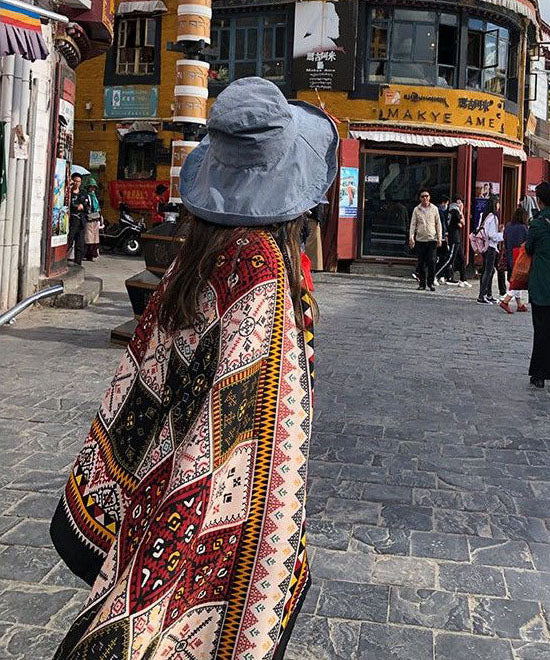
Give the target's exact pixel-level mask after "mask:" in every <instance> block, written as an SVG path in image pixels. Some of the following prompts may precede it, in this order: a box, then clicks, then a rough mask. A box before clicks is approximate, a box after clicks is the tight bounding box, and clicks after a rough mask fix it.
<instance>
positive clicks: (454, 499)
mask: <svg viewBox="0 0 550 660" xmlns="http://www.w3.org/2000/svg"><path fill="white" fill-rule="evenodd" d="M462 498H463V494H462V493H456V492H454V491H449V490H428V489H425V488H415V489H414V490H413V504H418V505H419V506H425V507H434V508H440V509H462V506H463V504H462Z"/></svg>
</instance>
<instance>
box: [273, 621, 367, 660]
mask: <svg viewBox="0 0 550 660" xmlns="http://www.w3.org/2000/svg"><path fill="white" fill-rule="evenodd" d="M359 633H360V624H359V623H356V622H353V621H332V620H330V619H326V618H323V617H318V616H300V617H298V621H297V623H296V627H295V629H294V631H293V634H292V637H291V638H290V643H289V646H288V649H287V652H286V653H285V659H286V658H288V660H360V658H359V656H358V651H357V647H358V643H359Z"/></svg>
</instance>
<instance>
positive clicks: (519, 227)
mask: <svg viewBox="0 0 550 660" xmlns="http://www.w3.org/2000/svg"><path fill="white" fill-rule="evenodd" d="M527 218H528V215H527V211H526V210H525V209H524V208H523V207H522V206H518V207H517V209H516V210H515V211H514V215H513V216H512V220H511V221H510V222H509V223H508V224H507V225H506V227H505V228H504V258H505V260H506V272H507V275H508V280H510V279H511V277H512V268H513V265H514V250H515V249H516V248H519V247H520V246H521V245H523V244H524V243H525V241H526V240H527ZM514 299H515V301H516V308H517V311H518V312H526V311H527V306H526V305H525V303H524V302H523V301H522V299H521V291H519V290H514V289H510V290H509V291H508V293H507V294H506V295H505V296H504V298H503V299H502V300H501V302H500V306H501V307H502V309H503V310H504V311H505V312H506V313H507V314H513V310H512V308H511V307H510V303H511V302H512V300H514Z"/></svg>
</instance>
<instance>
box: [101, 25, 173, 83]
mask: <svg viewBox="0 0 550 660" xmlns="http://www.w3.org/2000/svg"><path fill="white" fill-rule="evenodd" d="M134 19H140V20H152V21H154V42H155V43H154V44H153V46H152V47H153V53H154V55H153V57H154V59H153V63H152V64H153V67H152V69H153V71H152V72H151V73H145V74H136V73H117V65H118V62H119V56H120V55H119V47H118V44H119V30H120V26H121V25H123V24H124V23H125V22H126V21H128V20H134ZM147 33H148V30H147V28H145V32H144V36H145V39H147ZM114 34H115V36H114V40H113V45H112V46H111V48H110V49H109V51H108V52H107V57H106V60H105V74H104V78H103V84H104V85H106V86H111V85H158V84H160V79H161V57H162V55H161V54H162V50H163V49H162V48H161V44H162V41H161V39H162V14H139V15H135V16H134V15H132V16H117V17H116V19H115V31H114ZM126 38H127V34H126ZM138 53H139V48H136V53H135V55H134V57H135V58H136V61H137V58H138Z"/></svg>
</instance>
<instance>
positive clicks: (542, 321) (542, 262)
mask: <svg viewBox="0 0 550 660" xmlns="http://www.w3.org/2000/svg"><path fill="white" fill-rule="evenodd" d="M535 194H536V196H537V202H538V204H539V208H540V209H541V211H540V213H539V215H538V216H536V217H535V218H534V219H533V220H532V222H531V226H530V227H529V231H528V233H527V242H526V244H525V249H526V250H527V253H528V254H530V255H531V256H532V257H533V261H532V264H531V271H530V273H529V300H530V302H531V310H532V313H533V329H534V338H533V354H532V356H531V366H530V368H529V375H530V376H531V384H532V385H534V386H535V387H538V388H543V387H544V381H546V380H550V183H548V182H547V181H545V182H544V183H540V184H539V185H538V186H537V187H536V188H535Z"/></svg>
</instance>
